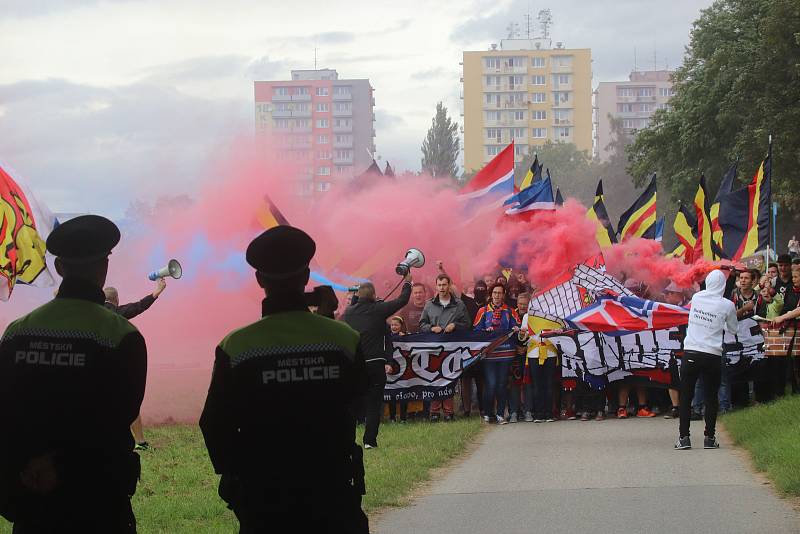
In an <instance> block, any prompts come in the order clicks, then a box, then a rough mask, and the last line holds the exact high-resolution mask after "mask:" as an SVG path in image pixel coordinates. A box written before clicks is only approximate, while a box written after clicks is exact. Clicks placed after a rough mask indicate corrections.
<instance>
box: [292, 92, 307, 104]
mask: <svg viewBox="0 0 800 534" xmlns="http://www.w3.org/2000/svg"><path fill="white" fill-rule="evenodd" d="M292 102H311V93H309V94H306V95H292Z"/></svg>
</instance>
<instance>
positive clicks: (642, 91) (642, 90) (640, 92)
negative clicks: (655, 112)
mask: <svg viewBox="0 0 800 534" xmlns="http://www.w3.org/2000/svg"><path fill="white" fill-rule="evenodd" d="M636 96H653V88H652V87H639V89H637V91H636Z"/></svg>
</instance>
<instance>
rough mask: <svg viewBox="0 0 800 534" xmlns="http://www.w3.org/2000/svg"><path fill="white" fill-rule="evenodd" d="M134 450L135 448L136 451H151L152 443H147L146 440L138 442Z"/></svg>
mask: <svg viewBox="0 0 800 534" xmlns="http://www.w3.org/2000/svg"><path fill="white" fill-rule="evenodd" d="M133 450H135V451H149V450H150V444H149V443H147V442H146V441H142V442H141V443H137V444H136V446H134V447H133Z"/></svg>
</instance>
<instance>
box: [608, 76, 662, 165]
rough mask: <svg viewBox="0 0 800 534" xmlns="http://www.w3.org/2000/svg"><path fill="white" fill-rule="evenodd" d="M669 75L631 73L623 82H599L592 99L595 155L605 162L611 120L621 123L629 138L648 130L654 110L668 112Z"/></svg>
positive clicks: (609, 139)
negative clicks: (640, 131) (593, 103)
mask: <svg viewBox="0 0 800 534" xmlns="http://www.w3.org/2000/svg"><path fill="white" fill-rule="evenodd" d="M672 94H673V93H672V71H668V70H655V71H634V72H631V74H630V76H629V79H628V80H627V81H622V82H600V83H599V84H598V85H597V90H596V91H595V93H594V97H595V119H594V120H595V143H594V145H595V146H594V155H595V156H596V157H598V158H600V159H601V160H602V161H608V159H609V158H610V156H611V154H610V152H609V151H608V150H607V147H608V144H609V143H610V142H611V118H609V117H612V118H614V119H619V120H621V121H622V128H623V131H624V132H625V135H626V136H627V137H629V138H632V137H633V136H634V135H636V132H637V131H638V130H641V129H643V128H647V127H648V126H650V121H651V119H652V117H653V114H654V113H655V112H656V110H657V109H669V99H670V98H671V97H672Z"/></svg>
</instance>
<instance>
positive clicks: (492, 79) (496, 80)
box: [486, 76, 500, 85]
mask: <svg viewBox="0 0 800 534" xmlns="http://www.w3.org/2000/svg"><path fill="white" fill-rule="evenodd" d="M486 85H500V76H487V77H486Z"/></svg>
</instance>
